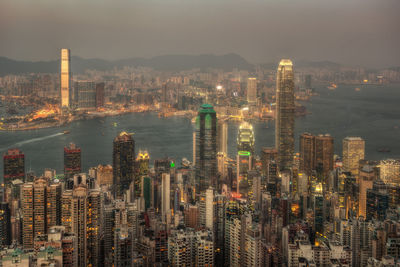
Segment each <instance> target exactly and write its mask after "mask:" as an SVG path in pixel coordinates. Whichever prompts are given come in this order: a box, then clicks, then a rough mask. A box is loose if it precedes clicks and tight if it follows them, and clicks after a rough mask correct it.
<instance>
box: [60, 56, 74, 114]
mask: <svg viewBox="0 0 400 267" xmlns="http://www.w3.org/2000/svg"><path fill="white" fill-rule="evenodd" d="M71 86H72V75H71V51H70V50H69V49H61V108H69V107H70V100H71V97H70V94H71Z"/></svg>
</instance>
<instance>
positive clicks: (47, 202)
mask: <svg viewBox="0 0 400 267" xmlns="http://www.w3.org/2000/svg"><path fill="white" fill-rule="evenodd" d="M60 204H61V184H60V183H54V184H49V182H48V181H47V180H46V179H45V178H43V177H39V178H36V179H35V180H34V182H33V183H25V184H23V185H22V187H21V207H22V215H23V224H22V242H23V246H24V248H26V249H30V248H33V241H34V239H35V237H37V236H39V235H43V234H46V233H47V232H48V230H49V228H50V227H53V226H55V225H59V224H60V222H61V207H60Z"/></svg>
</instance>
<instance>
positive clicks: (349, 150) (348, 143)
mask: <svg viewBox="0 0 400 267" xmlns="http://www.w3.org/2000/svg"><path fill="white" fill-rule="evenodd" d="M364 155H365V141H364V140H363V139H362V138H361V137H346V138H344V139H343V168H344V169H345V170H346V171H349V172H351V174H353V175H355V176H356V177H358V174H359V168H360V160H362V159H364Z"/></svg>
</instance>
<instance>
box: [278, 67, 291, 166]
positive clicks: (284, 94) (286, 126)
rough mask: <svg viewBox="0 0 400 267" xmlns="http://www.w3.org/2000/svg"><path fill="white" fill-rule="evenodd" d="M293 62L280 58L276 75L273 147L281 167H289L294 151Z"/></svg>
mask: <svg viewBox="0 0 400 267" xmlns="http://www.w3.org/2000/svg"><path fill="white" fill-rule="evenodd" d="M294 111H295V106H294V81H293V63H292V61H291V60H289V59H282V60H281V62H280V63H279V67H278V71H277V76H276V119H275V147H276V149H277V150H278V163H279V166H280V168H281V169H288V168H291V167H292V165H293V153H294Z"/></svg>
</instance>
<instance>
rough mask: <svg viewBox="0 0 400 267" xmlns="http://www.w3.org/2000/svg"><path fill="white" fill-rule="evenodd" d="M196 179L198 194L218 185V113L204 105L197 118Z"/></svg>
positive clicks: (209, 106)
mask: <svg viewBox="0 0 400 267" xmlns="http://www.w3.org/2000/svg"><path fill="white" fill-rule="evenodd" d="M196 127H197V135H196V179H197V180H198V193H200V192H201V191H204V190H206V189H207V188H208V187H209V186H210V185H214V184H216V180H215V179H216V175H217V113H216V112H215V110H214V108H213V106H211V105H209V104H203V105H202V106H201V108H200V110H199V113H198V116H197V118H196Z"/></svg>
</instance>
